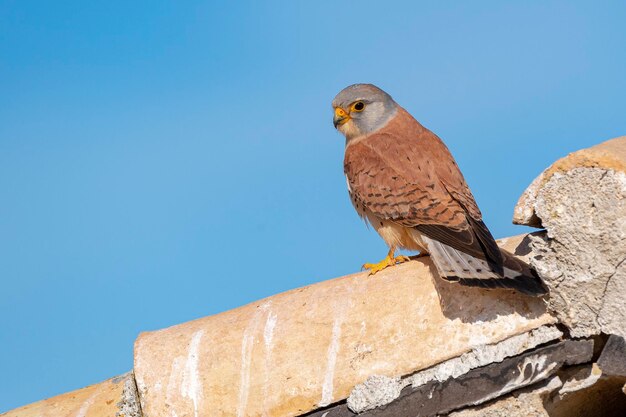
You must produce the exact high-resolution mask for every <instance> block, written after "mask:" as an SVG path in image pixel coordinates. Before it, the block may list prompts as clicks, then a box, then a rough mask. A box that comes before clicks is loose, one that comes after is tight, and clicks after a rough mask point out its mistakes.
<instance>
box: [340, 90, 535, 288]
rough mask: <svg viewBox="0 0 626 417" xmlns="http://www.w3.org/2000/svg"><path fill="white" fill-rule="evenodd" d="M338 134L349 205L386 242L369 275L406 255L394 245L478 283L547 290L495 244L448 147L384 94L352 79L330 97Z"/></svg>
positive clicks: (446, 274)
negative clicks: (341, 140) (342, 143)
mask: <svg viewBox="0 0 626 417" xmlns="http://www.w3.org/2000/svg"><path fill="white" fill-rule="evenodd" d="M332 106H333V109H334V112H335V114H334V119H333V124H334V125H335V128H337V130H339V131H340V132H341V133H342V134H343V135H344V136H345V137H346V149H345V159H344V172H345V175H346V179H347V183H348V192H349V194H350V199H351V200H352V204H353V205H354V208H355V209H356V211H357V212H358V214H359V216H361V217H362V218H363V219H364V220H365V221H366V222H368V223H370V224H371V225H372V226H373V227H374V229H376V231H377V232H378V234H379V235H380V236H381V237H382V238H383V239H384V240H385V242H386V243H387V245H388V246H389V253H388V254H387V257H385V259H383V260H382V261H380V262H378V263H376V264H365V265H363V267H364V268H367V269H369V270H370V273H372V274H375V273H376V272H378V271H380V270H382V269H384V268H386V267H388V266H392V265H395V264H396V263H400V262H405V261H407V260H408V258H407V257H406V256H395V255H394V254H395V251H396V249H398V248H402V249H408V250H415V251H419V252H420V254H430V257H431V259H432V261H433V263H434V265H435V267H436V269H437V272H438V273H439V275H440V276H441V277H442V278H444V279H447V280H450V281H457V282H460V283H462V284H465V285H471V286H480V287H486V288H494V287H504V288H513V289H515V290H518V291H520V292H522V293H525V294H529V295H542V294H545V293H546V292H547V290H546V288H545V287H544V285H543V283H542V282H541V280H540V279H539V278H538V277H537V275H536V274H535V272H534V271H532V270H531V269H530V268H529V266H528V265H527V264H526V263H524V262H523V261H521V260H519V259H517V258H515V257H514V256H513V255H512V254H510V253H509V252H506V251H505V250H502V249H500V248H499V247H498V245H497V244H496V242H495V240H494V238H493V236H492V235H491V233H490V232H489V229H487V226H485V223H483V221H482V214H481V212H480V210H479V209H478V206H477V205H476V201H475V200H474V196H473V195H472V193H471V191H470V189H469V187H468V186H467V184H466V182H465V178H463V174H461V171H460V170H459V167H458V165H457V164H456V162H455V160H454V158H453V157H452V155H451V154H450V151H449V150H448V148H447V147H446V145H444V143H443V142H442V141H441V139H439V138H438V137H437V136H436V135H435V134H434V133H433V132H431V131H430V130H428V129H426V128H425V127H424V126H422V125H421V124H420V123H419V122H418V121H417V120H415V119H414V118H413V117H412V116H411V115H410V114H409V113H408V112H407V111H406V110H404V109H403V108H402V107H400V106H399V105H398V104H397V103H396V102H395V101H394V100H393V99H392V98H391V96H390V95H389V94H387V93H385V92H384V91H383V90H381V89H380V88H378V87H376V86H374V85H371V84H354V85H351V86H349V87H346V88H345V89H343V90H342V91H341V92H340V93H339V94H338V95H337V96H336V97H335V99H334V100H333V103H332Z"/></svg>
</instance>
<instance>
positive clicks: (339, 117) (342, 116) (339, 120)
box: [333, 107, 350, 129]
mask: <svg viewBox="0 0 626 417" xmlns="http://www.w3.org/2000/svg"><path fill="white" fill-rule="evenodd" d="M348 120H350V115H349V114H348V113H346V111H345V110H344V109H342V108H341V107H335V117H333V125H334V126H335V129H336V128H337V126H341V125H342V124H344V123H346V122H347V121H348Z"/></svg>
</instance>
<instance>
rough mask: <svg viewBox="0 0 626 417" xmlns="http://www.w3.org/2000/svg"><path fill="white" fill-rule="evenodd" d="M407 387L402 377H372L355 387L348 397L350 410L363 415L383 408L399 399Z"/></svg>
mask: <svg viewBox="0 0 626 417" xmlns="http://www.w3.org/2000/svg"><path fill="white" fill-rule="evenodd" d="M407 385H408V384H407ZM405 386H406V385H404V384H403V382H402V381H401V380H400V377H396V378H389V377H386V376H381V375H372V376H370V377H369V378H367V379H366V380H365V382H364V383H362V384H359V385H357V386H356V387H354V389H353V390H352V392H351V393H350V396H349V397H348V408H350V410H352V411H354V412H355V413H362V412H363V411H367V410H372V409H374V408H378V407H382V406H383V405H387V404H389V403H390V402H392V401H393V400H395V399H396V398H398V397H399V396H400V391H402V388H404V387H405Z"/></svg>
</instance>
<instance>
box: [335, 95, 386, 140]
mask: <svg viewBox="0 0 626 417" xmlns="http://www.w3.org/2000/svg"><path fill="white" fill-rule="evenodd" d="M333 109H334V110H335V116H334V118H333V124H334V125H335V128H337V130H339V131H340V132H341V133H343V134H344V136H345V137H346V139H348V140H350V139H353V138H356V137H359V136H363V135H367V134H369V133H372V132H375V131H377V130H378V129H380V128H381V127H383V126H385V125H386V124H387V122H388V121H389V120H391V118H392V117H393V116H395V114H396V112H397V110H398V105H397V104H396V102H395V101H393V99H392V98H391V96H390V95H389V94H387V93H385V92H384V91H383V90H381V89H380V88H378V87H376V86H375V85H372V84H352V85H351V86H349V87H346V88H344V89H343V90H341V91H340V92H339V94H337V96H336V97H335V99H334V100H333Z"/></svg>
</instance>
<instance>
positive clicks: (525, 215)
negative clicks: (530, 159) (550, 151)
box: [513, 136, 626, 227]
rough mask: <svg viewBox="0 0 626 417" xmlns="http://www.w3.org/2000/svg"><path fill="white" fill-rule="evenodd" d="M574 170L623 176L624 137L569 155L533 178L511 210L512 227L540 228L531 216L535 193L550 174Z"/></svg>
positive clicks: (536, 194) (625, 149)
mask: <svg viewBox="0 0 626 417" xmlns="http://www.w3.org/2000/svg"><path fill="white" fill-rule="evenodd" d="M575 168H601V169H605V170H606V169H610V170H613V171H618V172H626V136H621V137H619V138H615V139H611V140H608V141H606V142H603V143H600V144H598V145H595V146H592V147H591V148H587V149H582V150H579V151H576V152H572V153H570V154H569V155H567V156H565V157H563V158H561V159H559V160H558V161H556V162H555V163H554V164H552V165H551V166H550V167H548V168H547V169H546V170H545V171H543V172H542V173H541V174H540V175H539V176H538V177H537V178H535V180H534V181H533V182H532V183H531V184H530V186H529V187H528V188H527V189H526V191H524V193H523V194H522V196H521V197H520V199H519V201H518V202H517V204H516V206H515V210H514V214H513V223H515V224H523V225H527V226H534V227H541V220H540V219H539V218H538V217H537V214H536V213H535V203H536V201H537V196H538V193H539V190H541V188H542V187H543V186H544V185H545V184H546V183H547V182H548V181H549V180H550V179H551V178H552V176H553V175H554V174H556V173H565V172H568V171H571V170H573V169H575Z"/></svg>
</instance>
